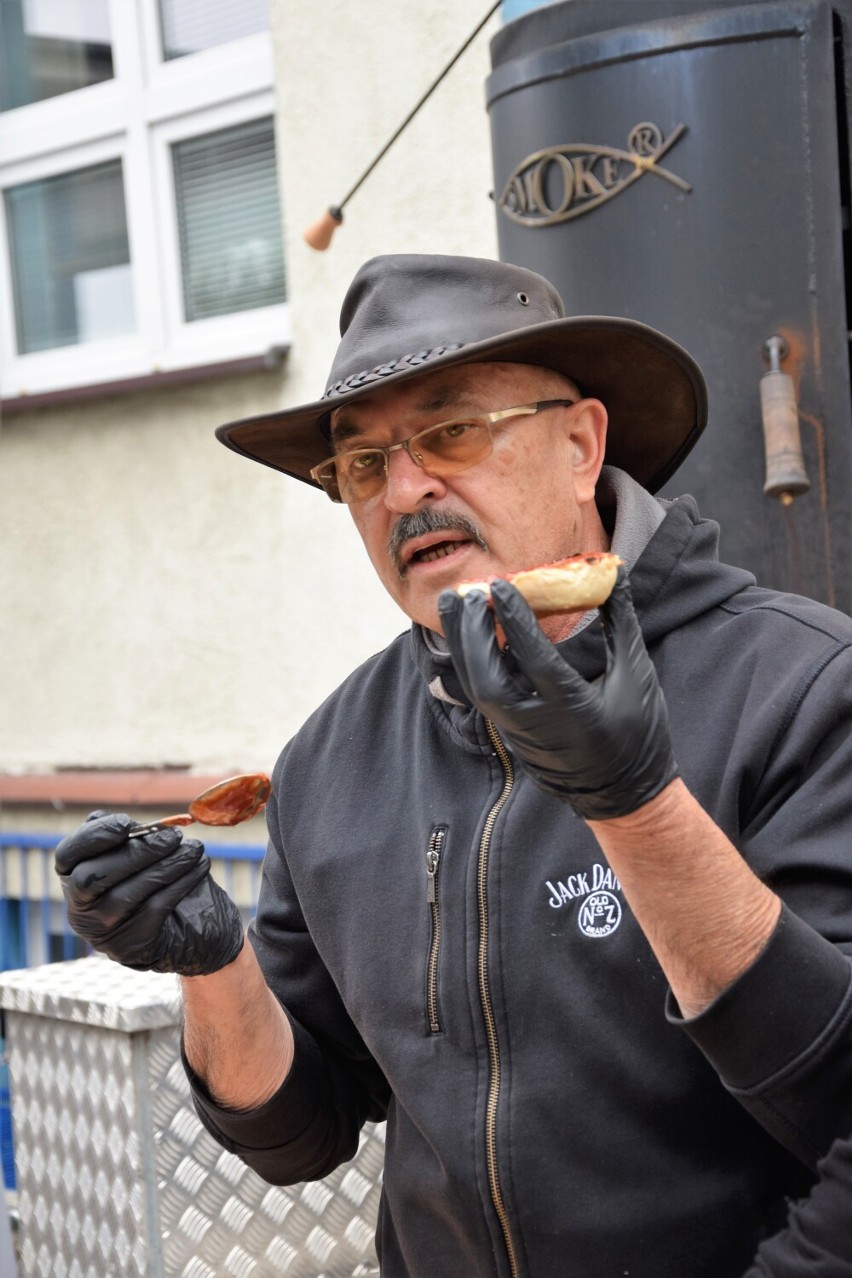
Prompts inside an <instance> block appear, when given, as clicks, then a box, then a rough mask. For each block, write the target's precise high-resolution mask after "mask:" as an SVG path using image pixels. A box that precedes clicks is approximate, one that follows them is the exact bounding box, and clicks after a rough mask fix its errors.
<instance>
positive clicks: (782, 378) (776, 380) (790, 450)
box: [760, 334, 811, 506]
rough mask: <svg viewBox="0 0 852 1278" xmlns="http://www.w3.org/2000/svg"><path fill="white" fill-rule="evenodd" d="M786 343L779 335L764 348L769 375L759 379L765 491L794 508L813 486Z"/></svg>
mask: <svg viewBox="0 0 852 1278" xmlns="http://www.w3.org/2000/svg"><path fill="white" fill-rule="evenodd" d="M787 350H788V348H787V343H786V342H785V341H784V338H783V337H779V336H778V335H777V334H776V335H774V336H772V337H770V338H768V339H767V340H766V341H765V342H764V344H763V351H764V354H765V356H766V358H767V359H768V360H769V372H768V373H764V375H763V376H762V377H761V379H760V408H761V413H762V416H763V444H764V448H765V451H766V482H765V484H764V485H763V491H764V492H765V493H766V494H767V496H769V497H777V498H778V500H779V501H780V502H781V504H782V505H783V506H790V505H792V502H793V499H794V498H795V497H801V495H802V493H806V492H807V491H808V489H809V488H810V486H811V481H810V480H809V479H808V473H807V471H806V470H805V459H804V457H803V456H802V437H801V433H800V431H799V408H798V405H797V403H796V389H795V386H794V384H793V379H792V377H790V375H789V373H782V371H781V364H782V361H783V360H784V359H785V358H786V356H787Z"/></svg>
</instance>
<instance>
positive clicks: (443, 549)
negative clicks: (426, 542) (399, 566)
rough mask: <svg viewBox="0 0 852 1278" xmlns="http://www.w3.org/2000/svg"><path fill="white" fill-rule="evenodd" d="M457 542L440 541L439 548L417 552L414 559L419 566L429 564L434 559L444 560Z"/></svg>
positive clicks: (433, 547) (434, 547) (432, 547)
mask: <svg viewBox="0 0 852 1278" xmlns="http://www.w3.org/2000/svg"><path fill="white" fill-rule="evenodd" d="M457 545H458V542H447V541H442V542H441V544H440V546H431V547H430V548H429V550H424V551H422V552H419V553H418V554H416V555H415V556H414V558H415V559H416V560H417V561H418V562H419V563H421V564H431V563H433V562H434V560H436V559H444V558H446V556H447V555H451V554H452V553H453V552H454V550H455V549H456V546H457Z"/></svg>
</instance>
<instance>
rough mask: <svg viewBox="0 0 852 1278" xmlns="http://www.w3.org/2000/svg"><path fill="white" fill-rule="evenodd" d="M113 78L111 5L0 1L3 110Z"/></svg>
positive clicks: (99, 0)
mask: <svg viewBox="0 0 852 1278" xmlns="http://www.w3.org/2000/svg"><path fill="white" fill-rule="evenodd" d="M112 77H113V69H112V45H111V41H110V27H109V0H0V110H2V111H9V110H11V109H12V108H13V107H19V106H26V105H27V104H28V103H30V102H40V101H41V100H42V99H43V98H54V97H57V96H58V95H59V94H60V93H71V92H72V91H73V90H74V89H84V88H86V87H87V86H88V85H90V84H97V83H99V81H101V80H111V79H112Z"/></svg>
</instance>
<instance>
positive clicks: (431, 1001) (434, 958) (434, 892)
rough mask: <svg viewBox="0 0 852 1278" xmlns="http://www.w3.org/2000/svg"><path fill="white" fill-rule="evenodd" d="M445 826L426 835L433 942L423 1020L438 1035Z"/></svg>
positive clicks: (439, 1026) (427, 896)
mask: <svg viewBox="0 0 852 1278" xmlns="http://www.w3.org/2000/svg"><path fill="white" fill-rule="evenodd" d="M446 837H447V827H446V826H445V825H436V826H435V829H434V830H433V831H432V833H431V834H430V836H429V848H428V851H427V852H426V901H427V903H428V905H429V909H430V910H431V911H432V939H431V941H430V943H429V961H428V963H427V964H426V1017H427V1020H428V1022H429V1033H430V1034H440V1032H441V1021H440V1018H439V1016H438V958H439V957H440V953H441V902H440V900H439V898H438V867H439V866H440V864H441V853H442V852H443V850H444V840H445V839H446Z"/></svg>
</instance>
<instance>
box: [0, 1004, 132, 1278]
mask: <svg viewBox="0 0 852 1278" xmlns="http://www.w3.org/2000/svg"><path fill="white" fill-rule="evenodd" d="M6 1030H7V1047H8V1052H9V1072H10V1076H11V1083H12V1122H13V1130H14V1137H15V1162H16V1166H17V1172H18V1207H19V1211H20V1214H21V1222H22V1229H21V1269H22V1271H23V1274H24V1275H25V1276H26V1278H30V1276H32V1278H95V1276H96V1275H97V1278H107V1275H110V1276H111V1275H113V1274H114V1275H116V1278H118V1276H119V1275H120V1276H121V1278H148V1274H149V1268H148V1240H147V1230H146V1227H145V1192H144V1182H143V1151H142V1149H141V1147H140V1140H139V1131H138V1115H137V1101H136V1095H135V1087H134V1081H133V1061H132V1044H131V1039H130V1036H128V1035H124V1034H117V1033H115V1032H113V1031H110V1030H103V1029H100V1028H97V1027H91V1026H81V1025H76V1024H73V1023H70V1022H67V1021H49V1020H46V1019H45V1018H44V1017H40V1016H28V1015H26V1014H21V1013H18V1012H7V1020H6Z"/></svg>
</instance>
